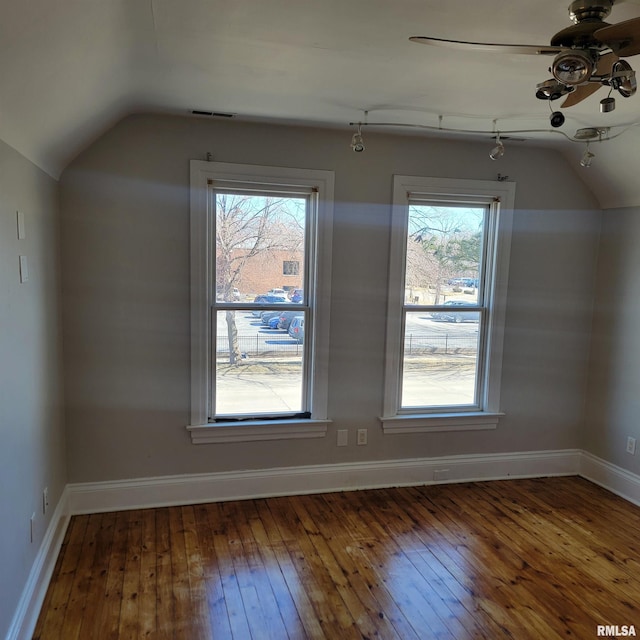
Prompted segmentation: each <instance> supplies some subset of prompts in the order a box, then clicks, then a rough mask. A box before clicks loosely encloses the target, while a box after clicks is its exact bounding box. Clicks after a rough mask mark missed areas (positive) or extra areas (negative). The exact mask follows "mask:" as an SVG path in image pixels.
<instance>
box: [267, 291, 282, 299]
mask: <svg viewBox="0 0 640 640" xmlns="http://www.w3.org/2000/svg"><path fill="white" fill-rule="evenodd" d="M267 295H268V296H282V297H283V298H286V297H287V292H286V291H285V290H284V289H269V291H267Z"/></svg>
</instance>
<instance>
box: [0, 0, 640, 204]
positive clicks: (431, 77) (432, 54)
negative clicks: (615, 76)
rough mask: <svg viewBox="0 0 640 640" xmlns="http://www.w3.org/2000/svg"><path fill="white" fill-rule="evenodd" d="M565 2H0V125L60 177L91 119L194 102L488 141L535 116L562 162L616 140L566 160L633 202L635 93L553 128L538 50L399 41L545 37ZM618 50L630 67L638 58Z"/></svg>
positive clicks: (584, 108) (243, 114)
mask: <svg viewBox="0 0 640 640" xmlns="http://www.w3.org/2000/svg"><path fill="white" fill-rule="evenodd" d="M568 2H569V0H564V1H563V0H528V1H525V0H484V1H483V2H470V1H469V0H446V1H443V0H439V1H437V2H436V1H435V0H394V1H393V2H392V1H390V0H55V2H51V1H50V0H23V1H21V2H13V3H10V2H9V1H8V0H4V1H3V6H2V9H0V12H1V14H0V18H1V19H0V138H2V139H3V140H4V141H5V142H6V143H8V144H9V145H11V146H13V147H14V148H15V149H17V150H18V151H19V152H20V153H22V154H23V155H24V156H26V157H27V158H29V159H30V160H31V161H33V162H34V163H35V164H37V165H38V166H40V167H42V168H43V169H44V170H45V171H47V172H48V173H50V174H51V175H52V176H54V177H58V176H59V175H60V173H61V171H62V170H63V169H64V167H65V166H66V164H67V163H68V162H69V161H70V160H71V159H72V158H73V157H74V156H75V155H76V154H77V153H78V152H79V151H80V150H81V149H83V148H84V147H86V146H87V145H88V144H90V143H91V142H92V141H93V140H94V139H95V138H97V137H98V136H99V135H100V134H101V133H102V132H103V131H105V130H106V129H107V128H109V127H110V126H111V125H112V124H114V123H115V122H117V121H118V120H119V119H120V118H122V117H123V116H125V115H127V114H130V113H138V112H166V113H179V114H188V113H190V112H191V110H192V109H198V110H205V111H215V112H225V113H233V114H236V117H238V118H258V119H266V120H273V121H280V122H300V123H306V124H319V125H323V126H325V125H330V126H344V127H346V126H347V125H348V123H349V122H353V121H359V120H362V119H363V118H364V111H368V115H367V118H368V121H369V122H385V123H398V124H403V123H404V124H414V125H416V124H417V125H426V126H428V127H438V126H442V127H443V128H454V129H463V130H469V131H480V132H485V133H482V134H476V135H474V134H468V135H469V136H470V137H478V138H479V139H484V140H486V141H487V144H488V145H489V140H490V137H491V134H490V133H487V132H491V131H492V130H493V129H494V128H495V127H497V128H498V129H500V130H501V131H512V130H518V131H521V130H530V129H536V130H541V131H542V132H537V133H520V134H513V135H515V137H517V138H523V139H525V142H522V143H520V144H523V145H527V144H531V145H541V144H542V145H551V146H554V147H556V148H557V149H558V150H560V151H561V152H562V153H564V154H565V155H566V156H567V159H568V161H569V162H571V163H574V164H575V165H578V163H579V160H580V157H581V155H582V153H583V151H584V143H576V142H572V141H571V140H569V139H567V137H569V138H571V137H572V136H573V135H574V134H575V132H576V130H577V129H579V128H582V127H611V129H610V132H611V134H612V135H614V136H617V137H615V139H612V140H610V141H606V142H602V143H598V142H596V143H593V144H592V145H591V148H592V150H593V151H594V152H595V153H596V158H595V159H594V161H593V165H592V167H590V168H589V169H581V168H580V167H578V168H577V170H578V169H580V170H581V171H582V172H586V173H585V174H584V177H585V181H586V182H587V183H588V185H589V187H590V188H591V189H592V190H593V191H594V193H595V195H596V196H597V198H598V199H599V201H600V203H601V205H602V206H604V207H616V206H628V205H640V180H638V179H637V169H636V166H637V165H636V163H637V159H638V158H639V157H640V154H639V153H638V151H637V148H638V147H640V144H639V143H640V126H635V125H636V123H637V122H640V93H639V94H638V95H636V96H632V97H630V98H627V99H625V98H621V97H618V99H617V108H616V109H615V111H612V112H610V113H604V114H603V113H600V110H599V101H600V99H601V98H602V97H606V95H607V94H606V89H601V90H600V91H599V92H598V93H596V94H595V95H593V96H591V97H590V98H587V99H586V100H584V101H583V102H581V103H580V104H578V105H576V106H574V107H571V108H569V109H566V111H565V116H566V122H565V124H564V125H563V126H562V127H561V128H559V129H552V127H551V126H550V125H549V115H550V108H549V107H550V105H549V103H548V102H546V101H542V100H538V99H536V97H535V88H536V85H537V84H538V83H540V82H542V81H544V80H546V79H548V78H549V77H550V74H549V71H548V66H549V62H550V60H549V58H547V57H543V56H524V55H515V54H504V53H478V52H472V53H470V52H467V51H457V50H451V49H445V48H440V47H429V46H423V45H419V44H415V43H412V42H409V40H408V38H409V37H410V36H413V35H428V36H434V37H438V38H451V39H456V40H467V41H486V42H499V43H524V44H548V43H549V40H550V38H551V36H552V35H553V34H554V33H556V32H557V31H559V30H560V29H562V28H564V27H566V26H568V25H569V24H570V21H569V16H568V12H567V5H568ZM637 16H640V0H625V1H618V2H616V4H615V6H614V7H613V11H612V12H611V15H610V16H609V17H608V18H607V21H608V22H609V23H617V22H620V21H622V20H627V19H630V18H634V17H637ZM628 61H629V62H630V63H631V64H632V66H637V67H638V69H639V70H640V56H638V57H637V58H636V57H631V58H628ZM560 102H561V100H560V101H557V102H553V103H552V106H553V108H554V110H555V109H558V108H559V104H560ZM494 121H495V123H494ZM414 132H415V133H417V134H419V135H423V134H424V135H430V133H429V132H428V131H425V132H423V130H418V129H416V130H415V131H414ZM563 134H566V136H567V137H565V135H563ZM618 134H620V135H618ZM457 135H459V134H457ZM488 161H489V162H490V160H488Z"/></svg>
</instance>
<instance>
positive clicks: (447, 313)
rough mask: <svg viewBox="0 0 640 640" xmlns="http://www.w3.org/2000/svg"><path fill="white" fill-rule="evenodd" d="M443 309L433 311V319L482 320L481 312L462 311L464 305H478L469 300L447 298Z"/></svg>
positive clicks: (455, 320) (449, 320)
mask: <svg viewBox="0 0 640 640" xmlns="http://www.w3.org/2000/svg"><path fill="white" fill-rule="evenodd" d="M442 306H444V307H448V308H447V309H443V310H442V311H433V312H432V313H431V318H432V320H442V321H444V322H456V323H458V322H478V321H479V320H480V313H479V312H476V313H467V312H461V311H460V309H461V308H462V307H477V306H478V305H476V303H475V302H469V301H467V300H447V301H446V302H445V303H444V305H442Z"/></svg>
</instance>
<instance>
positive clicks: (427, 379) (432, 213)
mask: <svg viewBox="0 0 640 640" xmlns="http://www.w3.org/2000/svg"><path fill="white" fill-rule="evenodd" d="M514 194H515V185H514V184H513V183H507V182H485V181H475V180H473V181H470V180H451V179H436V178H416V177H410V176H395V178H394V192H393V212H392V225H393V226H392V238H391V257H390V269H389V298H388V318H387V350H386V369H385V397H384V408H383V416H382V418H381V421H382V424H383V428H384V431H385V433H411V432H420V431H449V430H470V429H491V428H495V427H496V426H497V422H498V418H499V416H500V376H501V367H502V343H503V327H504V313H505V298H506V286H507V278H508V263H509V250H510V243H511V227H512V217H513V202H514Z"/></svg>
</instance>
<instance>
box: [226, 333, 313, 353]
mask: <svg viewBox="0 0 640 640" xmlns="http://www.w3.org/2000/svg"><path fill="white" fill-rule="evenodd" d="M217 338H218V339H217V341H216V342H217V343H216V353H229V339H228V338H227V336H218V337H217ZM238 348H239V349H240V353H241V354H242V355H243V356H249V357H251V358H256V357H261V358H270V357H282V356H298V355H302V351H303V349H304V345H302V344H300V343H299V342H297V341H296V340H294V339H293V338H291V337H290V336H289V335H288V334H286V333H272V334H264V333H256V334H255V335H252V336H247V335H244V336H242V335H241V336H238Z"/></svg>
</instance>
